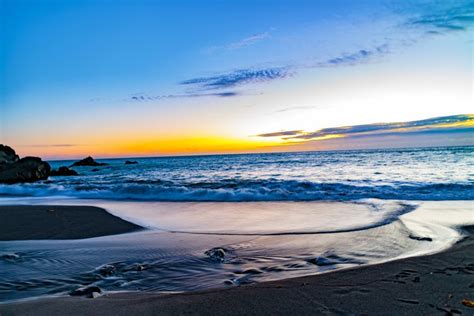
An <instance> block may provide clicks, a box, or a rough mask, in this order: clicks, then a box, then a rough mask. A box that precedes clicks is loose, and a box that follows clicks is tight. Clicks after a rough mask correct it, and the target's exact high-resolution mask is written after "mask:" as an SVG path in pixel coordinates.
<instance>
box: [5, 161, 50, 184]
mask: <svg viewBox="0 0 474 316" xmlns="http://www.w3.org/2000/svg"><path fill="white" fill-rule="evenodd" d="M50 172H51V167H50V165H49V164H48V163H47V162H45V161H42V160H41V158H38V157H25V158H22V159H20V160H18V161H16V162H13V163H6V164H0V183H7V184H13V183H22V182H35V181H38V180H46V179H48V176H49V174H50Z"/></svg>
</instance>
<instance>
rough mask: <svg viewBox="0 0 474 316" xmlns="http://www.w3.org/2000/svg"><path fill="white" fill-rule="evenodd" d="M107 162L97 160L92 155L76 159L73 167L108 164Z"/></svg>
mask: <svg viewBox="0 0 474 316" xmlns="http://www.w3.org/2000/svg"><path fill="white" fill-rule="evenodd" d="M107 165H108V164H107V163H104V162H97V161H95V160H94V158H92V157H91V156H89V157H87V158H84V159H82V160H79V161H76V162H75V163H73V164H72V165H71V167H81V166H107Z"/></svg>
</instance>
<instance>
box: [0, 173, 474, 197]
mask: <svg viewBox="0 0 474 316" xmlns="http://www.w3.org/2000/svg"><path fill="white" fill-rule="evenodd" d="M0 196H4V197H30V196H33V197H44V196H64V197H74V198H83V199H113V200H142V201H229V202H239V201H317V200H336V201H349V200H358V199H366V198H378V199H400V200H473V199H474V184H473V183H397V184H390V185H388V184H383V185H382V184H375V185H374V184H364V183H360V182H359V183H356V184H347V183H318V182H310V181H295V180H277V179H267V180H235V179H228V180H222V181H216V182H181V183H176V182H172V181H128V182H122V183H86V182H75V183H74V182H63V184H57V183H48V182H43V183H33V184H21V185H0Z"/></svg>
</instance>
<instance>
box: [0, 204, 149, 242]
mask: <svg viewBox="0 0 474 316" xmlns="http://www.w3.org/2000/svg"><path fill="white" fill-rule="evenodd" d="M141 228H142V227H140V226H138V225H135V224H132V223H129V222H127V221H124V220H123V219H121V218H119V217H117V216H114V215H112V214H110V213H108V212H107V211H105V210H104V209H101V208H98V207H94V206H57V205H46V206H45V205H21V206H19V205H18V206H0V241H7V240H33V239H82V238H91V237H98V236H105V235H113V234H122V233H127V232H131V231H134V230H138V229H141Z"/></svg>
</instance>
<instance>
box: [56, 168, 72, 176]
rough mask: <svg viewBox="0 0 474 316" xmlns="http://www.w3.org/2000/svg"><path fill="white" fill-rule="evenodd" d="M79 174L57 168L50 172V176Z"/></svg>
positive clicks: (67, 169)
mask: <svg viewBox="0 0 474 316" xmlns="http://www.w3.org/2000/svg"><path fill="white" fill-rule="evenodd" d="M78 175H79V174H78V173H77V172H76V171H75V170H72V169H69V168H68V167H59V168H58V169H55V170H51V176H78Z"/></svg>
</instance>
